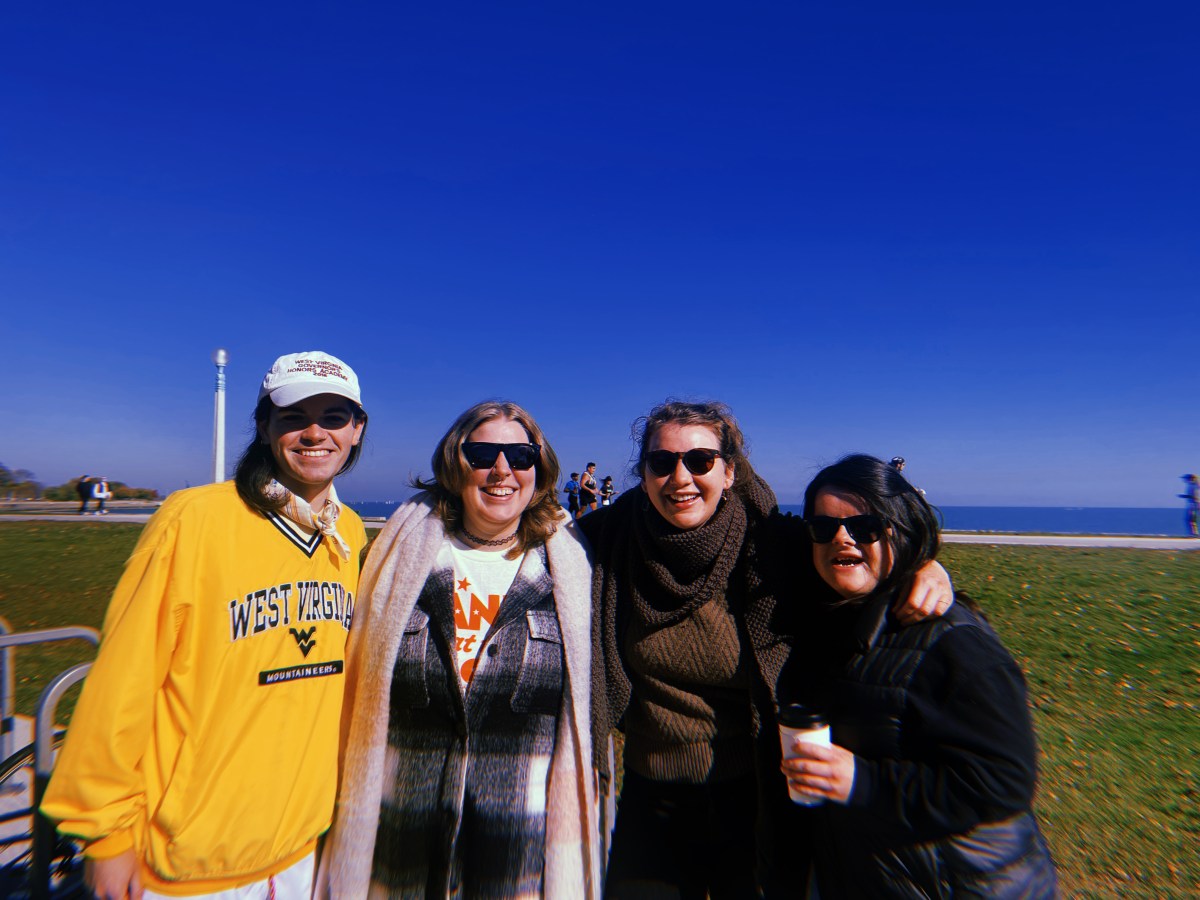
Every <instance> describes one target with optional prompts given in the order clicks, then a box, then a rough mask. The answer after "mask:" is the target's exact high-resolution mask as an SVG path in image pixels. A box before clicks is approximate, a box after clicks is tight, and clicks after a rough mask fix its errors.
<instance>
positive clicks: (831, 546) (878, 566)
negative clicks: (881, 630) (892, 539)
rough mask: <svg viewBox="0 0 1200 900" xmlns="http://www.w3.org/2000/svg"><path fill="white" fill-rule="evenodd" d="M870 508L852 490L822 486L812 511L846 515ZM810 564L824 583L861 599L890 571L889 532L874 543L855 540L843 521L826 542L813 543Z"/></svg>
mask: <svg viewBox="0 0 1200 900" xmlns="http://www.w3.org/2000/svg"><path fill="white" fill-rule="evenodd" d="M870 512H871V510H870V509H868V508H867V504H865V503H864V502H863V501H862V499H861V498H859V497H857V496H855V495H854V494H847V493H844V492H842V491H838V490H836V489H834V488H822V489H821V490H820V491H819V492H818V493H817V497H816V500H815V501H814V503H813V511H812V515H814V516H832V517H833V518H835V519H848V518H850V516H859V515H865V514H867V513H870ZM813 565H814V566H816V568H817V571H818V572H820V573H821V577H822V578H824V579H825V583H826V584H828V585H829V586H830V587H831V588H833V589H834V590H835V591H837V592H838V593H839V594H841V596H842V598H843V599H845V600H858V599H861V598H862V597H866V596H867V595H868V594H870V593H871V592H872V591H874V590H875V588H877V587H878V586H879V582H880V581H882V580H883V579H884V578H886V577H887V575H888V573H889V572H891V571H892V549H891V545H890V544H889V543H888V535H884V536H883V537H882V538H880V539H879V540H878V541H876V542H875V543H873V544H856V543H855V542H854V539H853V538H851V537H850V535H849V534H848V533H847V531H846V526H844V525H843V526H841V527H840V528H838V531H837V534H835V535H834V536H833V540H832V541H831V542H829V543H828V544H817V543H814V544H813Z"/></svg>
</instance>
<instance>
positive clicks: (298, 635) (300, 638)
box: [288, 625, 317, 656]
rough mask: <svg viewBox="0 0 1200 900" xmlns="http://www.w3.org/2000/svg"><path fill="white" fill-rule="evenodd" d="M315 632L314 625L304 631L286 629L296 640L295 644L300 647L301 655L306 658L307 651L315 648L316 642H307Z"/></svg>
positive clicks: (315, 627)
mask: <svg viewBox="0 0 1200 900" xmlns="http://www.w3.org/2000/svg"><path fill="white" fill-rule="evenodd" d="M316 630H317V626H316V625H314V626H313V627H312V628H309V629H308V630H306V631H297V630H296V629H295V628H289V629H288V631H289V632H291V635H292V637H294V638H295V639H296V644H297V645H298V646H299V647H300V652H301V653H303V654H304V655H305V656H308V651H309V650H311V649H312V648H313V647H315V646H317V642H316V641H313V640H309V638H311V637H312V636H313V632H314V631H316Z"/></svg>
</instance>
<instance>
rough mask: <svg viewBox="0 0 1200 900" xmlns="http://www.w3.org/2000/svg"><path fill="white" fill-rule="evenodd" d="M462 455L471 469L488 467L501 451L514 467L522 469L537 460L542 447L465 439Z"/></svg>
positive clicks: (493, 462) (494, 462)
mask: <svg viewBox="0 0 1200 900" xmlns="http://www.w3.org/2000/svg"><path fill="white" fill-rule="evenodd" d="M462 452H463V456H465V457H466V458H467V463H468V464H469V465H470V466H471V468H472V469H490V468H491V467H492V466H494V465H495V464H496V458H497V457H499V456H500V454H501V453H503V454H504V458H505V459H506V460H508V464H509V465H510V466H512V467H513V468H514V469H518V470H523V469H528V468H531V467H532V466H533V464H534V463H536V462H537V461H538V456H539V455H540V454H541V452H542V448H541V446H540V445H538V444H492V443H489V442H487V441H465V442H464V443H463V445H462Z"/></svg>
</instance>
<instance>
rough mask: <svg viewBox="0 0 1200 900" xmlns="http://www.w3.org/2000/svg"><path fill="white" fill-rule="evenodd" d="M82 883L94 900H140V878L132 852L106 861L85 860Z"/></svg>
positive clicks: (120, 854)
mask: <svg viewBox="0 0 1200 900" xmlns="http://www.w3.org/2000/svg"><path fill="white" fill-rule="evenodd" d="M83 881H84V884H86V885H87V887H88V890H90V891H91V892H92V896H93V897H95V898H96V900H142V877H141V875H139V874H138V860H137V856H136V855H135V854H134V852H133V850H126V851H125V852H124V853H118V854H117V855H116V856H112V857H109V858H108V859H92V858H91V857H87V858H85V859H84V863H83Z"/></svg>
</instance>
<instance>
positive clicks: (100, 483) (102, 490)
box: [92, 475, 112, 516]
mask: <svg viewBox="0 0 1200 900" xmlns="http://www.w3.org/2000/svg"><path fill="white" fill-rule="evenodd" d="M92 497H94V498H95V500H96V515H98V516H107V515H108V510H107V509H105V508H104V505H105V504H106V503H107V502H108V501H109V500H110V499H111V498H112V489H111V488H110V487H109V486H108V479H107V478H105V477H104V476H103V475H101V476H100V477H99V478H97V479H96V481H95V484H94V485H93V487H92Z"/></svg>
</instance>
